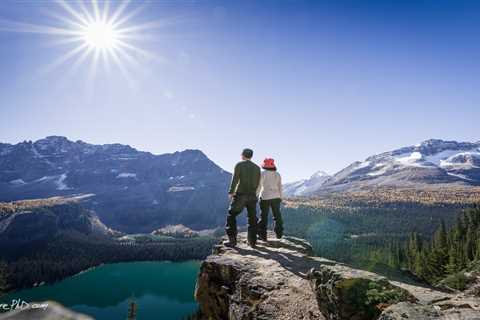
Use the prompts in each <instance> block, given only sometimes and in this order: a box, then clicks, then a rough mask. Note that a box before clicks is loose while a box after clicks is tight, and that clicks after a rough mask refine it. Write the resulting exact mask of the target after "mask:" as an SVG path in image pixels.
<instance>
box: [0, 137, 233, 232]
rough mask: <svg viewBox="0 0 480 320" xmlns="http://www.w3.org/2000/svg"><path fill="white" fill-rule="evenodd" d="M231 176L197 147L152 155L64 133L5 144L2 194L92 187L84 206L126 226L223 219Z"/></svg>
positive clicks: (43, 194)
mask: <svg viewBox="0 0 480 320" xmlns="http://www.w3.org/2000/svg"><path fill="white" fill-rule="evenodd" d="M230 179H231V174H230V173H228V172H226V171H224V170H223V169H221V168H220V167H219V166H217V165H216V164H215V163H214V162H212V161H211V160H210V159H208V158H207V156H206V155H205V154H204V153H203V152H201V151H199V150H185V151H182V152H174V153H167V154H161V155H154V154H152V153H149V152H142V151H138V150H136V149H134V148H132V147H130V146H128V145H122V144H104V145H94V144H89V143H85V142H83V141H76V142H74V141H71V140H68V139H67V138H65V137H61V136H50V137H47V138H45V139H41V140H38V141H35V142H32V141H24V142H21V143H18V144H4V143H2V144H0V201H13V200H23V199H34V198H47V197H52V196H69V195H76V194H94V196H93V197H91V198H90V199H89V200H88V201H85V202H84V203H85V204H84V205H85V206H86V208H87V209H91V210H93V211H95V212H96V213H97V214H98V216H99V217H100V219H101V220H102V222H104V223H105V224H106V225H108V226H109V227H111V228H113V229H116V230H120V231H124V232H151V231H152V230H155V229H158V228H159V227H162V226H164V225H167V224H184V225H186V226H188V227H191V228H194V229H203V228H211V227H212V226H217V225H221V224H222V223H223V222H224V219H225V210H226V207H227V202H228V197H227V186H228V183H229V182H230Z"/></svg>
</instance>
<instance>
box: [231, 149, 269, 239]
mask: <svg viewBox="0 0 480 320" xmlns="http://www.w3.org/2000/svg"><path fill="white" fill-rule="evenodd" d="M252 157H253V151H252V150H251V149H244V150H243V152H242V161H240V162H239V163H237V165H236V166H235V170H234V172H233V177H232V183H231V184H230V190H229V192H228V194H229V196H230V200H231V204H230V208H229V210H228V214H227V225H226V228H225V231H226V233H227V236H228V240H229V241H228V242H227V243H225V245H226V246H229V247H235V246H236V245H237V216H238V215H239V214H240V213H241V212H242V211H243V209H244V208H245V207H246V208H247V212H248V244H249V245H250V246H251V247H254V246H255V244H256V241H257V232H256V228H257V201H258V199H257V188H258V185H259V183H260V167H259V166H257V165H256V164H255V163H253V162H252V161H251V159H252Z"/></svg>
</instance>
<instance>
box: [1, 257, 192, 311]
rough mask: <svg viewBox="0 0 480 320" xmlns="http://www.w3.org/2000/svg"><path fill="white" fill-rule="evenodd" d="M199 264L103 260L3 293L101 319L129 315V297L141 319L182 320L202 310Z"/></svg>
mask: <svg viewBox="0 0 480 320" xmlns="http://www.w3.org/2000/svg"><path fill="white" fill-rule="evenodd" d="M199 267H200V263H199V262H196V261H189V262H131V263H117V264H108V265H103V266H100V267H97V268H94V269H92V270H90V271H87V272H84V273H81V274H78V275H76V276H73V277H70V278H67V279H65V280H62V281H60V282H57V283H55V284H52V285H45V286H41V287H36V288H32V289H27V290H21V291H17V292H14V293H12V294H9V295H6V296H4V297H2V298H1V302H2V303H11V300H12V299H22V300H24V301H27V302H31V301H45V300H55V301H58V302H60V303H61V304H63V305H64V306H66V307H69V308H71V309H73V310H75V311H78V312H82V313H85V314H87V315H90V316H92V317H94V318H95V319H98V320H110V319H111V320H113V319H115V320H118V319H126V317H127V310H128V304H129V301H130V298H131V297H132V296H134V297H135V301H136V303H137V306H138V312H137V320H150V319H168V320H169V319H172V320H175V319H182V318H183V317H185V316H187V315H189V314H191V313H193V312H194V311H195V310H196V309H197V304H196V302H195V300H194V298H193V293H194V289H195V281H196V277H197V273H198V271H199Z"/></svg>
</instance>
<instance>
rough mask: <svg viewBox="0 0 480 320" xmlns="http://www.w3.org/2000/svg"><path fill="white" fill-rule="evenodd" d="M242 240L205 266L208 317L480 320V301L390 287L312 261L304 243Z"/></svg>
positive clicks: (201, 280)
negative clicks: (252, 244) (248, 242)
mask: <svg viewBox="0 0 480 320" xmlns="http://www.w3.org/2000/svg"><path fill="white" fill-rule="evenodd" d="M269 239H271V240H269V241H268V242H263V241H259V242H258V244H257V248H255V249H252V248H250V247H249V246H247V244H246V234H245V233H241V234H240V235H239V245H238V246H237V248H233V249H232V248H228V247H225V246H224V245H223V244H219V245H217V246H216V247H215V248H214V249H213V253H212V255H210V256H208V257H207V259H206V260H205V261H204V262H203V263H202V266H201V268H200V273H199V276H198V279H197V284H196V290H195V297H196V299H197V301H198V302H199V305H200V314H201V318H202V319H208V320H210V319H234V320H247V319H278V320H294V319H295V320H301V319H312V320H313V319H329V320H376V319H380V320H405V319H413V320H427V319H432V320H433V319H441V320H447V319H448V320H456V319H458V320H466V319H469V320H473V319H479V320H480V299H479V298H478V297H472V296H470V297H467V296H464V295H454V294H450V293H444V292H440V291H436V290H432V289H430V288H424V287H421V286H413V285H408V284H404V283H400V282H394V281H390V280H388V279H387V278H385V277H382V276H380V275H378V274H374V273H371V272H367V271H363V270H358V269H354V268H351V267H349V266H346V265H344V264H340V263H337V262H334V261H331V260H327V259H323V258H319V257H313V256H311V252H312V249H311V246H310V244H309V243H308V242H306V241H305V240H302V239H298V238H293V237H285V238H284V239H282V240H276V239H274V237H273V235H271V234H269Z"/></svg>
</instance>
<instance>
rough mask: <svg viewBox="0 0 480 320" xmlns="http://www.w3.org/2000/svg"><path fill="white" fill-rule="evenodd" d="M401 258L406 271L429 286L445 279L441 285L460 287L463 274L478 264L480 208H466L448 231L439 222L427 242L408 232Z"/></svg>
mask: <svg viewBox="0 0 480 320" xmlns="http://www.w3.org/2000/svg"><path fill="white" fill-rule="evenodd" d="M405 256H406V264H407V266H408V269H409V270H411V271H412V272H413V273H414V274H416V275H417V276H419V277H421V278H422V279H424V280H426V281H428V282H429V283H432V284H437V283H439V282H441V281H442V280H444V279H445V281H444V284H445V285H447V286H452V287H455V288H460V289H461V288H463V287H464V286H465V285H466V282H467V281H468V279H467V277H466V276H465V275H464V273H463V271H465V270H470V269H476V267H477V265H478V262H479V261H480V207H479V206H475V207H474V208H470V209H466V210H465V212H464V213H463V214H462V215H461V216H459V217H458V219H457V221H456V223H455V224H454V225H453V226H452V227H451V228H450V229H449V230H447V227H446V226H445V223H443V222H442V223H441V224H440V226H439V228H438V230H437V231H436V232H435V234H434V236H433V238H431V239H424V238H422V237H421V236H420V235H419V234H418V233H416V232H415V233H412V235H411V236H410V239H409V241H408V244H407V247H406V255H405Z"/></svg>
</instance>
